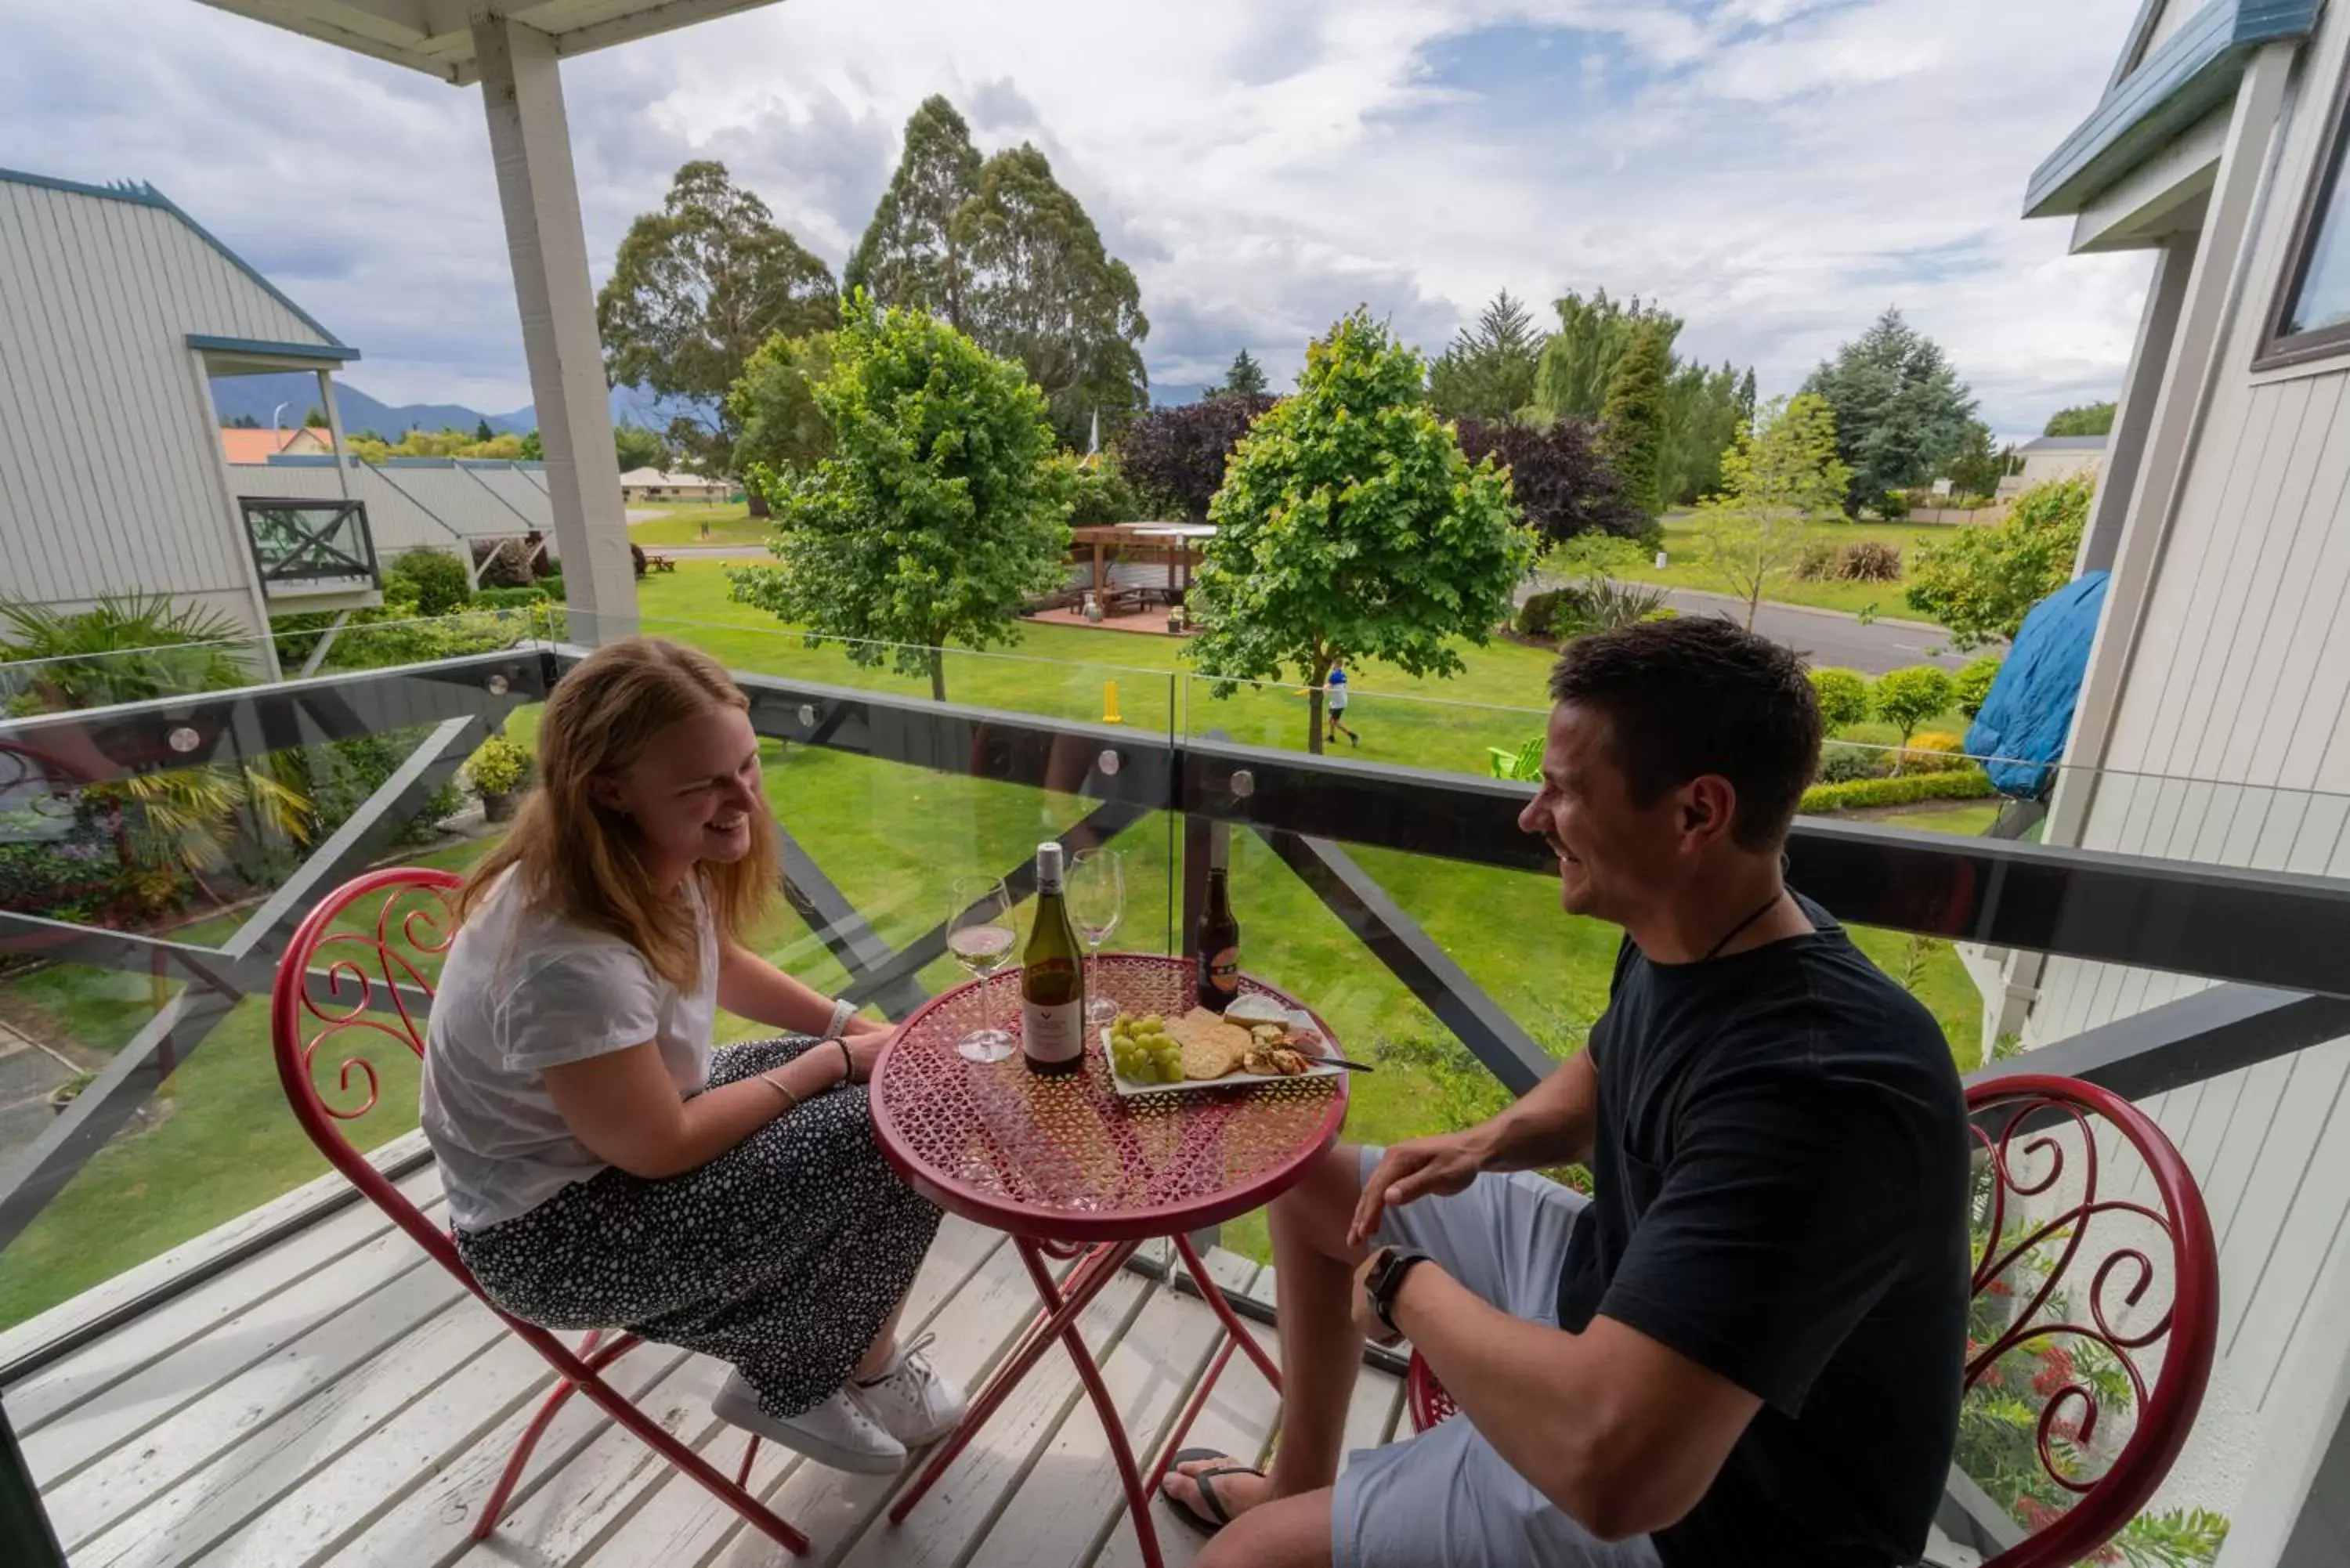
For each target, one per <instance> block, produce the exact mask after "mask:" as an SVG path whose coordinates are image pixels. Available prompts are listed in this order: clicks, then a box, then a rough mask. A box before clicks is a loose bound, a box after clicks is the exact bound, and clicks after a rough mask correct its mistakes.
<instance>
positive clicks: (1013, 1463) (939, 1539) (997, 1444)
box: [836, 1271, 1157, 1568]
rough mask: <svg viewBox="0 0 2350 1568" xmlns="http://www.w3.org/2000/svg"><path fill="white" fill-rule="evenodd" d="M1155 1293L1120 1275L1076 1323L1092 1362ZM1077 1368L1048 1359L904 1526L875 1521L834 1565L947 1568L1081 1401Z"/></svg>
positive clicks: (1137, 1278)
mask: <svg viewBox="0 0 2350 1568" xmlns="http://www.w3.org/2000/svg"><path fill="white" fill-rule="evenodd" d="M1156 1288H1157V1287H1156V1286H1155V1285H1154V1284H1153V1283H1152V1282H1150V1281H1149V1280H1146V1279H1144V1278H1143V1277H1142V1276H1141V1275H1139V1274H1137V1273H1133V1272H1128V1271H1120V1272H1119V1273H1118V1277H1117V1278H1115V1279H1113V1280H1111V1281H1110V1282H1109V1283H1107V1285H1105V1286H1103V1287H1102V1290H1101V1293H1100V1294H1098V1295H1097V1296H1096V1297H1095V1298H1094V1299H1093V1301H1092V1303H1090V1304H1088V1305H1087V1308H1086V1310H1085V1312H1084V1313H1083V1314H1080V1315H1079V1317H1078V1319H1077V1331H1078V1332H1079V1333H1080V1334H1084V1335H1085V1337H1086V1343H1087V1344H1088V1345H1092V1346H1094V1347H1095V1354H1096V1355H1101V1354H1103V1353H1105V1352H1106V1351H1107V1349H1108V1348H1109V1347H1111V1346H1113V1345H1115V1344H1116V1343H1117V1341H1118V1338H1119V1337H1120V1336H1121V1335H1123V1334H1125V1333H1126V1332H1127V1330H1128V1328H1130V1327H1131V1326H1132V1325H1133V1324H1134V1321H1135V1319H1136V1317H1137V1316H1139V1314H1140V1312H1141V1309H1142V1306H1143V1303H1144V1301H1145V1300H1146V1298H1147V1297H1148V1296H1149V1294H1150V1293H1151V1292H1152V1291H1153V1290H1155V1289H1156ZM1084 1398H1085V1395H1084V1392H1083V1390H1082V1388H1081V1387H1080V1386H1079V1385H1078V1382H1077V1372H1076V1366H1075V1365H1074V1364H1073V1363H1072V1362H1071V1361H1070V1360H1069V1358H1068V1356H1067V1355H1062V1354H1054V1353H1051V1352H1048V1353H1047V1354H1046V1355H1044V1356H1043V1357H1042V1358H1040V1359H1039V1360H1038V1361H1037V1363H1036V1365H1035V1366H1034V1367H1033V1368H1032V1369H1030V1371H1029V1374H1028V1376H1026V1377H1025V1378H1024V1379H1023V1380H1022V1382H1021V1384H1020V1386H1019V1387H1018V1388H1017V1389H1015V1390H1014V1391H1013V1393H1012V1394H1011V1396H1010V1397H1008V1398H1006V1399H1005V1400H1004V1402H1003V1405H1002V1406H1000V1407H998V1408H997V1409H996V1411H995V1414H994V1415H993V1417H991V1418H990V1419H989V1421H988V1423H987V1425H986V1427H985V1428H983V1430H982V1432H981V1433H980V1435H979V1437H978V1438H976V1439H974V1440H973V1441H972V1445H971V1446H970V1447H969V1448H967V1449H964V1450H963V1451H962V1453H961V1454H960V1455H958V1456H957V1457H956V1459H955V1462H954V1463H953V1464H952V1465H951V1466H950V1467H949V1468H948V1469H947V1472H946V1474H944V1475H943V1476H941V1477H940V1478H939V1483H938V1484H937V1485H936V1486H934V1487H932V1488H931V1490H930V1491H929V1493H928V1494H926V1495H925V1496H924V1497H923V1499H922V1501H921V1503H920V1506H919V1507H917V1508H916V1509H915V1510H914V1511H913V1513H912V1514H911V1515H910V1516H909V1517H908V1519H907V1521H906V1522H905V1523H903V1524H891V1523H890V1522H889V1519H888V1517H887V1515H883V1516H882V1517H880V1518H879V1519H877V1520H875V1521H874V1522H873V1523H872V1524H871V1525H870V1526H869V1527H868V1529H867V1530H866V1531H865V1532H864V1534H863V1535H862V1536H861V1537H859V1538H858V1541H857V1542H855V1544H854V1545H852V1546H850V1548H849V1549H848V1551H847V1552H846V1553H845V1554H843V1555H841V1556H840V1557H839V1558H837V1560H836V1561H837V1562H838V1563H842V1564H844V1565H846V1568H947V1565H951V1564H954V1563H959V1562H960V1561H961V1559H962V1552H963V1549H964V1547H965V1546H966V1545H967V1544H968V1543H969V1542H972V1541H976V1540H978V1539H979V1538H980V1536H981V1535H982V1534H983V1533H984V1532H986V1531H987V1530H988V1528H989V1527H990V1526H992V1525H993V1523H994V1522H995V1520H996V1519H997V1517H998V1516H999V1514H1000V1513H1001V1512H1002V1511H1003V1507H1004V1505H1005V1504H1006V1503H1007V1502H1008V1501H1010V1498H1011V1495H1012V1492H1013V1490H1014V1489H1015V1488H1016V1487H1018V1485H1019V1484H1020V1482H1021V1480H1023V1479H1024V1477H1025V1476H1026V1474H1027V1472H1028V1468H1029V1466H1030V1464H1031V1463H1032V1462H1033V1459H1034V1457H1035V1453H1036V1451H1037V1450H1038V1449H1040V1448H1041V1447H1042V1446H1043V1445H1044V1443H1045V1439H1046V1438H1049V1437H1050V1435H1051V1434H1052V1433H1053V1432H1054V1431H1055V1430H1056V1429H1057V1428H1059V1426H1060V1424H1061V1422H1062V1421H1063V1420H1065V1419H1066V1417H1067V1416H1068V1413H1069V1410H1070V1408H1071V1407H1072V1406H1074V1405H1076V1404H1078V1403H1080V1402H1082V1401H1083V1400H1084Z"/></svg>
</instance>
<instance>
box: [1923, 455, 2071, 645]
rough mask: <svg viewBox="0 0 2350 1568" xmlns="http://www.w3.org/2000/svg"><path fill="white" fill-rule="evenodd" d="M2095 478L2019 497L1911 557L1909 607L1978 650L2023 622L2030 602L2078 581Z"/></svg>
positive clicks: (2053, 484)
mask: <svg viewBox="0 0 2350 1568" xmlns="http://www.w3.org/2000/svg"><path fill="white" fill-rule="evenodd" d="M2095 494H2096V484H2095V481H2093V480H2091V479H2090V478H2089V477H2088V476H2087V475H2085V474H2073V475H2070V476H2068V477H2066V478H2064V479H2052V480H2050V481H2049V482H2048V483H2045V484H2035V485H2033V487H2032V488H2031V489H2030V490H2027V491H2025V492H2024V493H2022V494H2021V495H2019V496H2017V497H2016V498H2015V503H2014V504H2013V505H2012V506H2011V507H2009V508H2008V514H2007V521H2006V522H2004V523H2002V524H1999V525H1998V526H1997V527H1995V528H1966V529H1961V530H1960V532H1959V534H1958V535H1957V536H1956V537H1954V538H1953V539H1951V540H1950V543H1949V544H1947V545H1932V546H1930V547H1929V548H1928V549H1925V550H1922V551H1920V552H1919V553H1918V558H1917V559H1916V560H1915V561H1913V562H1911V563H1910V566H1909V588H1908V595H1907V597H1908V602H1909V607H1910V608H1911V609H1914V610H1919V611H1922V612H1923V613H1924V614H1925V615H1926V616H1927V617H1928V618H1930V619H1932V620H1935V621H1937V622H1939V623H1940V624H1941V625H1942V626H1943V627H1945V628H1948V629H1949V631H1950V646H1951V647H1953V648H1957V649H1961V650H1964V649H1973V648H1981V646H1982V645H1983V644H1985V643H1987V642H1991V641H1992V640H1994V639H1999V638H2002V637H2013V636H2014V635H2015V634H2016V633H2017V632H2018V631H2019V630H2021V629H2022V626H2023V618H2024V617H2025V616H2026V615H2028V614H2030V613H2031V611H2032V607H2033V606H2034V605H2036V604H2038V603H2039V602H2040V601H2041V600H2042V599H2044V598H2046V597H2048V596H2049V595H2050V594H2053V593H2054V592H2055V591H2056V590H2057V589H2058V588H2061V587H2064V585H2065V584H2066V583H2068V582H2071V581H2072V580H2073V561H2074V557H2075V556H2078V555H2079V554H2080V553H2081V533H2082V530H2083V529H2085V527H2087V526H2088V522H2089V502H2090V500H2091V499H2092V498H2093V497H2094V496H2095Z"/></svg>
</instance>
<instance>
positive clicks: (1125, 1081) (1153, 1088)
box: [1101, 1007, 1347, 1100]
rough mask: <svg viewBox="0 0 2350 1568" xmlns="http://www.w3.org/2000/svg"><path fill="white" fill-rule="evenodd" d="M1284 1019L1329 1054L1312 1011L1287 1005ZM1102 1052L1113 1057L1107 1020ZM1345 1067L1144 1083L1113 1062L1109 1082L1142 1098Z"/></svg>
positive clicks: (1290, 1080) (1303, 1077)
mask: <svg viewBox="0 0 2350 1568" xmlns="http://www.w3.org/2000/svg"><path fill="white" fill-rule="evenodd" d="M1282 1020H1283V1022H1284V1023H1287V1024H1288V1026H1289V1027H1290V1028H1291V1029H1292V1030H1295V1031H1302V1032H1303V1033H1306V1034H1309V1035H1311V1036H1312V1037H1313V1038H1314V1039H1315V1040H1319V1041H1321V1042H1322V1054H1324V1055H1328V1054H1330V1042H1329V1040H1328V1039H1327V1038H1326V1036H1325V1035H1324V1034H1323V1033H1322V1030H1321V1026H1320V1025H1318V1024H1316V1023H1315V1022H1314V1015H1313V1014H1312V1013H1310V1012H1306V1011H1305V1009H1304V1008H1302V1007H1291V1008H1284V1009H1283V1011H1282ZM1266 1022H1268V1023H1269V1022H1271V1020H1267V1021H1266ZM1101 1052H1102V1060H1103V1061H1104V1062H1108V1061H1109V1060H1110V1054H1109V1026H1108V1025H1107V1024H1104V1025H1103V1026H1102V1030H1101ZM1306 1054H1307V1055H1308V1056H1309V1057H1310V1056H1311V1055H1312V1053H1311V1052H1308V1053H1306ZM1346 1070H1347V1069H1345V1068H1344V1067H1308V1068H1306V1069H1305V1071H1304V1072H1303V1073H1291V1074H1286V1075H1284V1074H1281V1073H1227V1074H1225V1075H1223V1076H1222V1077H1221V1078H1181V1079H1178V1080H1177V1081H1176V1082H1174V1083H1172V1084H1158V1083H1152V1084H1144V1083H1139V1082H1137V1081H1136V1080H1135V1079H1132V1078H1129V1077H1128V1076H1127V1075H1125V1074H1123V1073H1120V1072H1119V1071H1118V1069H1117V1068H1116V1067H1115V1066H1112V1067H1111V1069H1110V1083H1111V1085H1113V1086H1114V1087H1116V1088H1117V1090H1118V1095H1119V1096H1120V1097H1121V1098H1124V1099H1129V1100H1134V1099H1140V1098H1141V1097H1143V1096H1146V1095H1180V1094H1184V1093H1186V1092H1190V1091H1197V1090H1201V1089H1235V1088H1240V1087H1243V1086H1244V1085H1250V1084H1303V1083H1305V1082H1307V1081H1308V1080H1310V1079H1314V1078H1335V1077H1336V1076H1337V1075H1339V1074H1341V1073H1344V1072H1345V1071H1346Z"/></svg>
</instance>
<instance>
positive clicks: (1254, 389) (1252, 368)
mask: <svg viewBox="0 0 2350 1568" xmlns="http://www.w3.org/2000/svg"><path fill="white" fill-rule="evenodd" d="M1207 395H1208V396H1209V397H1211V398H1262V397H1264V396H1267V395H1268V393H1267V387H1266V382H1265V379H1264V367H1263V366H1262V365H1260V364H1258V363H1257V362H1256V360H1255V359H1254V358H1253V357H1252V356H1251V355H1250V353H1249V351H1248V350H1247V349H1245V348H1243V349H1242V350H1241V351H1240V352H1239V353H1237V354H1235V355H1233V356H1232V369H1229V370H1227V371H1225V372H1224V384H1223V385H1222V386H1221V387H1211V388H1209V389H1208V393H1207Z"/></svg>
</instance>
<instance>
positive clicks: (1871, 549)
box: [1836, 539, 1901, 583]
mask: <svg viewBox="0 0 2350 1568" xmlns="http://www.w3.org/2000/svg"><path fill="white" fill-rule="evenodd" d="M1836 576H1839V577H1842V578H1844V579H1845V580H1846V582H1852V583H1898V582H1899V581H1900V580H1901V552H1900V550H1899V549H1898V547H1896V546H1894V545H1885V544H1879V543H1878V542H1877V540H1875V539H1863V540H1862V541H1861V542H1860V543H1859V544H1857V545H1846V546H1845V547H1844V553H1843V554H1842V555H1840V556H1837V557H1836Z"/></svg>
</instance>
